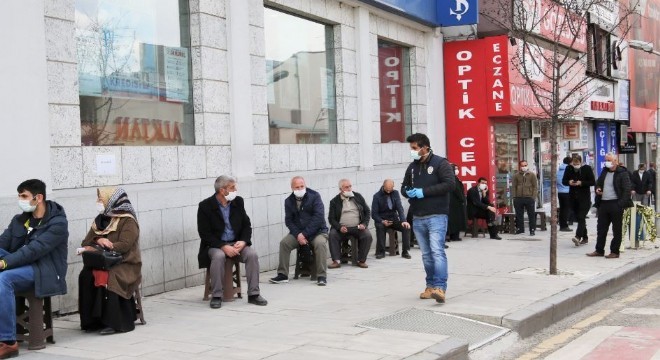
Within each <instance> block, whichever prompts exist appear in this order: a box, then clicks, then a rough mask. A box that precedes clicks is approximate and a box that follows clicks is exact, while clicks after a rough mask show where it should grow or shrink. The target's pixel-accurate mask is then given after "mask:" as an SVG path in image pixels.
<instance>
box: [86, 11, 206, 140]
mask: <svg viewBox="0 0 660 360" xmlns="http://www.w3.org/2000/svg"><path fill="white" fill-rule="evenodd" d="M188 9H189V7H188V1H186V0H144V1H128V0H121V1H104V0H76V14H75V19H76V20H75V21H76V42H77V57H78V80H79V85H80V117H81V130H82V139H81V141H82V144H83V145H93V146H98V145H192V144H194V143H195V141H194V131H193V126H194V121H193V107H192V87H191V61H190V34H189V29H188V24H189V13H188Z"/></svg>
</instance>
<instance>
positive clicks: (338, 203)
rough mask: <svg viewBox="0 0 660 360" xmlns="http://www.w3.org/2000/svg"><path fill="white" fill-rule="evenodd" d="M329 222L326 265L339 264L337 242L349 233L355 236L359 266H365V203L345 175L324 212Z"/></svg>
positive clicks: (367, 243) (367, 242) (367, 241)
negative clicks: (328, 248)
mask: <svg viewBox="0 0 660 360" xmlns="http://www.w3.org/2000/svg"><path fill="white" fill-rule="evenodd" d="M328 222H329V223H330V226H331V229H330V255H331V256H332V264H330V265H328V268H330V269H336V268H338V267H340V266H341V264H340V260H341V242H342V241H343V240H344V239H346V238H348V237H349V236H351V235H352V236H355V237H356V238H357V239H358V248H359V250H358V259H357V260H358V261H357V265H358V266H359V267H361V268H368V267H369V266H367V255H368V254H369V249H370V248H371V241H372V239H371V233H369V229H367V226H369V206H368V205H367V202H366V201H365V200H364V197H363V196H362V195H360V193H358V192H354V191H353V185H352V184H351V181H350V180H348V179H341V180H339V194H337V196H335V197H334V198H333V199H332V200H330V211H329V212H328Z"/></svg>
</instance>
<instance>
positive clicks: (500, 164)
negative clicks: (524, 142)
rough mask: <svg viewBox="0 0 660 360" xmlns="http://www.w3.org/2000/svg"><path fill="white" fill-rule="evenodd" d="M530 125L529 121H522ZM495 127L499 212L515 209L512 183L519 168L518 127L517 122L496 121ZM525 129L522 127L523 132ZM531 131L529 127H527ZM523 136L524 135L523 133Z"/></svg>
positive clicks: (496, 188) (496, 185) (496, 195)
mask: <svg viewBox="0 0 660 360" xmlns="http://www.w3.org/2000/svg"><path fill="white" fill-rule="evenodd" d="M521 124H525V125H527V126H528V127H529V122H526V123H524V122H521ZM494 127H495V145H494V146H495V162H496V166H497V175H496V176H495V180H496V183H495V206H496V207H497V209H498V213H505V212H512V211H513V198H512V197H511V183H512V182H513V175H514V173H515V172H516V171H517V170H518V127H517V126H516V124H504V123H496V124H495V125H494ZM522 132H524V130H523V129H522V127H521V133H522ZM527 132H529V128H527ZM520 137H521V138H522V137H523V135H522V134H521V135H520Z"/></svg>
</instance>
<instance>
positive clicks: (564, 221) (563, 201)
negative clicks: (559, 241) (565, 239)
mask: <svg viewBox="0 0 660 360" xmlns="http://www.w3.org/2000/svg"><path fill="white" fill-rule="evenodd" d="M557 198H558V200H559V228H560V229H563V228H567V227H568V214H569V213H570V212H571V210H570V208H571V195H570V194H569V193H558V194H557Z"/></svg>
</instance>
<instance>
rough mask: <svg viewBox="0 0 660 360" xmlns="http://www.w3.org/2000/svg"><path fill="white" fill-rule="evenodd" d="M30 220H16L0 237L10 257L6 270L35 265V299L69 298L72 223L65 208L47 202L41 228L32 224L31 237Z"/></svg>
mask: <svg viewBox="0 0 660 360" xmlns="http://www.w3.org/2000/svg"><path fill="white" fill-rule="evenodd" d="M30 216H31V214H30V213H22V214H18V215H16V216H14V218H13V219H12V220H11V222H10V223H9V226H8V227H7V229H6V230H5V231H4V232H3V233H2V235H0V248H2V249H4V250H6V251H8V252H9V253H10V254H9V255H7V256H5V257H3V259H4V260H5V262H7V268H8V269H12V268H17V267H21V266H25V265H32V270H33V271H34V293H35V295H36V297H39V298H42V297H47V296H55V295H62V294H66V270H67V249H68V243H69V223H68V221H67V219H66V214H65V213H64V208H62V206H61V205H60V204H58V203H56V202H54V201H46V213H45V214H44V217H43V219H42V220H41V224H40V225H37V224H30V226H31V227H32V228H33V230H32V231H31V232H30V234H28V233H27V229H26V227H25V223H26V222H27V221H28V220H29V219H30ZM2 311H9V310H7V309H3V310H2Z"/></svg>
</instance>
